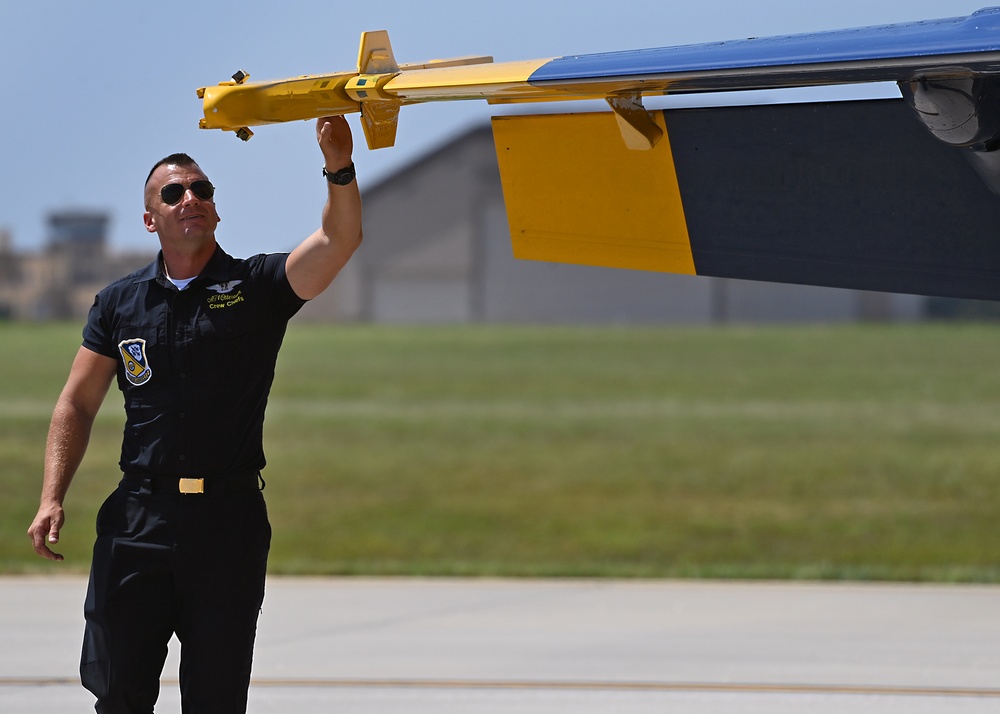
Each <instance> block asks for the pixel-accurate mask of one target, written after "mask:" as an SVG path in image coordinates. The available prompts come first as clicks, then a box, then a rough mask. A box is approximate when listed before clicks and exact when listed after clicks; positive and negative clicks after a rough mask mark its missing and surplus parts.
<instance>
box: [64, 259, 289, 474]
mask: <svg viewBox="0 0 1000 714" xmlns="http://www.w3.org/2000/svg"><path fill="white" fill-rule="evenodd" d="M287 257H288V256H287V254H284V253H275V254H262V255H256V256H253V257H251V258H247V259H236V258H233V257H231V256H229V255H227V254H226V253H225V252H224V251H223V250H222V249H221V248H216V252H215V254H214V255H213V256H212V258H211V260H210V261H209V263H208V265H207V266H206V267H205V269H204V270H203V271H202V273H201V275H199V276H198V277H197V278H195V279H194V280H193V281H192V282H191V283H190V284H189V285H188V286H187V288H186V289H184V290H178V289H177V288H176V287H175V286H174V285H173V284H172V283H171V282H170V281H169V280H168V279H167V277H166V276H165V275H164V273H163V270H162V269H161V267H160V266H161V265H162V261H161V258H160V257H158V258H157V260H155V261H154V262H153V263H151V264H150V265H148V266H147V267H145V268H143V269H142V270H139V271H137V272H135V273H132V274H131V275H128V276H126V277H124V278H122V279H120V280H118V281H116V282H114V283H112V284H111V285H109V286H108V287H106V288H105V289H104V290H102V291H101V292H100V293H99V294H98V295H97V298H96V300H95V302H94V305H93V307H92V308H91V310H90V315H89V318H88V321H87V326H86V328H85V329H84V333H83V337H84V339H83V346H84V347H86V348H87V349H90V350H92V351H94V352H97V353H98V354H102V355H105V356H107V357H111V358H113V359H115V360H116V361H117V362H118V387H119V389H120V390H121V392H122V395H123V397H124V402H125V415H126V422H125V431H124V435H123V438H122V455H121V461H120V464H121V468H122V470H123V471H125V472H127V473H137V474H148V475H162V476H177V477H185V476H190V477H225V475H226V474H232V473H238V472H246V471H253V470H258V469H261V468H263V467H264V450H263V426H264V409H265V406H266V404H267V397H268V393H269V391H270V388H271V383H272V381H273V379H274V366H275V362H276V360H277V356H278V349H279V348H280V347H281V342H282V339H283V338H284V335H285V328H286V326H287V323H288V320H289V319H290V318H291V317H292V316H293V315H294V314H295V313H296V312H297V311H298V310H299V308H301V307H302V305H303V304H304V302H305V301H304V300H302V299H301V298H299V297H298V296H297V295H295V293H294V291H293V290H292V288H291V286H290V285H289V284H288V278H287V277H286V275H285V261H286V259H287Z"/></svg>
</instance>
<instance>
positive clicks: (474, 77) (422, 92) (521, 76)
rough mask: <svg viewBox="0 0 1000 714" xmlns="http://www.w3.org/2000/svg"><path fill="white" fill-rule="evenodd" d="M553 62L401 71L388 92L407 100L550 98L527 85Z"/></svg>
mask: <svg viewBox="0 0 1000 714" xmlns="http://www.w3.org/2000/svg"><path fill="white" fill-rule="evenodd" d="M549 61H550V59H538V60H527V61H523V62H498V63H496V64H472V65H464V66H457V67H434V68H429V69H414V70H409V71H406V72H402V73H400V74H398V75H396V76H395V77H393V78H392V80H390V81H389V82H388V83H387V84H386V85H385V91H386V92H387V93H389V94H392V95H393V96H395V97H398V98H400V99H404V100H408V101H436V100H442V99H482V98H492V97H504V98H507V99H511V100H513V99H515V98H517V97H531V96H540V95H551V94H552V93H553V92H552V90H542V89H539V88H536V87H532V86H531V85H529V84H528V77H530V76H531V75H532V73H533V72H535V71H536V70H537V69H538V68H539V67H541V66H542V65H544V64H546V63H547V62H549Z"/></svg>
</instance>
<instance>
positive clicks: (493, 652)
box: [0, 577, 1000, 714]
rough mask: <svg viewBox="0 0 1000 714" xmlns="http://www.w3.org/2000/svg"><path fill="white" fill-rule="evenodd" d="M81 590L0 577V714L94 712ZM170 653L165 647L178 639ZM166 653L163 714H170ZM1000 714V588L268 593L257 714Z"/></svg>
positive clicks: (513, 587) (323, 585) (305, 581)
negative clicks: (87, 682)
mask: <svg viewBox="0 0 1000 714" xmlns="http://www.w3.org/2000/svg"><path fill="white" fill-rule="evenodd" d="M85 590H86V582H85V580H84V579H82V578H75V577H54V578H42V577H7V578H0V641H2V642H3V647H2V648H0V711H2V712H4V713H5V714H20V713H21V712H25V713H27V712H31V713H32V714H39V713H42V714H44V713H45V712H59V713H60V714H62V713H64V712H71V711H80V712H85V711H92V706H93V702H92V698H91V697H90V695H89V694H88V693H87V692H86V691H85V690H83V689H82V688H81V687H80V685H79V683H78V680H77V676H76V672H77V660H78V657H79V652H80V637H81V633H82V627H83V619H82V605H83V596H84V592H85ZM172 644H173V645H176V642H175V643H172ZM176 673H177V647H176V646H172V647H171V655H170V657H169V659H168V662H167V665H166V667H165V669H164V674H163V680H162V683H163V686H162V692H161V696H160V702H159V704H158V705H157V712H179V711H180V707H179V697H178V694H177V682H176V677H177V675H176ZM667 710H669V711H680V712H695V713H705V712H719V713H726V714H728V713H730V712H733V713H735V712H741V713H743V712H769V713H770V714H781V713H783V712H802V711H809V712H818V713H820V714H823V713H826V712H852V713H855V712H885V713H895V712H900V713H902V712H907V713H908V714H912V713H913V712H917V713H919V712H949V713H957V714H965V713H967V712H968V713H972V712H976V713H978V712H997V711H1000V587H994V586H972V585H970V586H964V585H958V586H950V585H895V584H849V583H835V584H830V583H775V582H763V583H760V582H716V581H621V580H541V581H539V580H492V579H482V580H479V579H473V580H465V579H393V578H386V579H370V578H272V579H271V580H270V581H269V583H268V589H267V596H266V598H265V603H264V609H263V612H262V614H261V619H260V624H259V632H258V638H257V650H256V659H255V664H254V681H253V685H252V687H251V693H250V709H249V711H250V712H251V713H253V714H266V713H268V712H289V711H295V712H297V713H298V714H312V713H317V714H318V713H319V712H324V713H326V712H332V711H336V712H365V713H366V714H380V713H381V714H395V713H397V712H398V713H402V712H407V713H408V714H421V713H423V712H438V713H440V712H444V713H449V712H487V713H489V712H532V713H533V712H539V713H540V712H545V713H546V714H559V713H561V712H565V713H567V714H568V713H569V712H573V713H574V714H577V713H588V712H620V711H628V712H630V713H634V714H644V713H645V712H662V711H667Z"/></svg>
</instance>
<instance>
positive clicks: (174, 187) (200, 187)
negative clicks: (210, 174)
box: [160, 179, 215, 206]
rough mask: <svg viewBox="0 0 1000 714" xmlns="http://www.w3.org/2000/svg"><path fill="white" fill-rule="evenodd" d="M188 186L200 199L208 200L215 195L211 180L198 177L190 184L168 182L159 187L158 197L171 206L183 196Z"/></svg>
mask: <svg viewBox="0 0 1000 714" xmlns="http://www.w3.org/2000/svg"><path fill="white" fill-rule="evenodd" d="M189 188H190V189H191V193H193V194H194V195H195V197H196V198H198V199H199V200H202V201H209V200H211V198H212V197H213V196H214V195H215V186H213V185H212V182H211V181H207V180H205V179H199V180H197V181H192V182H191V185H190V186H185V185H184V184H182V183H168V184H167V185H166V186H164V187H163V188H161V189H160V198H161V199H163V202H164V203H165V204H167V205H168V206H173V205H174V204H175V203H177V202H178V201H180V200H181V199H182V198H183V197H184V194H185V192H186V191H187V190H188V189H189Z"/></svg>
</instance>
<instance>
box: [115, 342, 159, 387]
mask: <svg viewBox="0 0 1000 714" xmlns="http://www.w3.org/2000/svg"><path fill="white" fill-rule="evenodd" d="M118 350H119V351H120V352H121V353H122V362H124V363H125V379H127V380H128V381H129V382H131V383H132V384H134V385H136V386H137V387H138V386H139V385H141V384H145V383H146V382H148V381H149V378H150V377H152V376H153V370H152V369H150V367H149V360H148V359H147V358H146V340H143V339H139V338H136V339H134V340H122V341H121V342H119V343H118Z"/></svg>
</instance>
